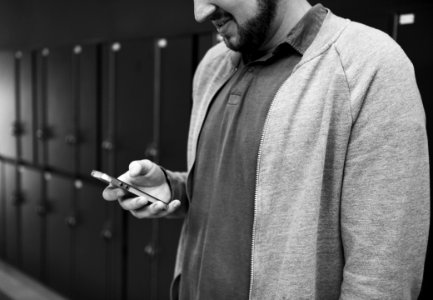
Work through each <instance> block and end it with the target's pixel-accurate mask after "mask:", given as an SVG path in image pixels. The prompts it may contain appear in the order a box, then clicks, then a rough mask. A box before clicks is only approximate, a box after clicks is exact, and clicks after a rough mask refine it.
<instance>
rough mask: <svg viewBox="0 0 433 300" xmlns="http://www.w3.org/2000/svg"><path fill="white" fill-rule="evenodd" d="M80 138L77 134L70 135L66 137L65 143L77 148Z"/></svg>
mask: <svg viewBox="0 0 433 300" xmlns="http://www.w3.org/2000/svg"><path fill="white" fill-rule="evenodd" d="M78 142H79V141H78V136H77V135H75V134H68V135H67V136H65V143H66V144H68V145H71V146H75V145H77V144H78Z"/></svg>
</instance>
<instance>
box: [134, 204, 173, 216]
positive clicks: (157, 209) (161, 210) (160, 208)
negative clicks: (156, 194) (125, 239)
mask: <svg viewBox="0 0 433 300" xmlns="http://www.w3.org/2000/svg"><path fill="white" fill-rule="evenodd" d="M166 211H167V205H166V204H164V203H162V202H155V203H152V204H151V205H150V206H147V207H145V208H142V209H137V210H131V213H132V215H133V216H134V217H136V218H140V219H141V218H159V217H162V216H164V215H165V214H166Z"/></svg>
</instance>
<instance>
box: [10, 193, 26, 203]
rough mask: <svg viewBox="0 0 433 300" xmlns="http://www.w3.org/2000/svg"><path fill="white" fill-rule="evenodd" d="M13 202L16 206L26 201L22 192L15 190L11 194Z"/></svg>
mask: <svg viewBox="0 0 433 300" xmlns="http://www.w3.org/2000/svg"><path fill="white" fill-rule="evenodd" d="M11 202H12V205H14V206H19V205H21V204H22V203H23V202H24V197H23V195H22V194H21V193H20V192H14V193H12V196H11Z"/></svg>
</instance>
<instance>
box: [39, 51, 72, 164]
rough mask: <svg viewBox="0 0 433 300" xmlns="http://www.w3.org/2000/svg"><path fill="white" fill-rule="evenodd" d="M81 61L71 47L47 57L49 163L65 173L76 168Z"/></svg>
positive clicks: (53, 52)
mask: <svg viewBox="0 0 433 300" xmlns="http://www.w3.org/2000/svg"><path fill="white" fill-rule="evenodd" d="M78 62H79V61H78V58H77V57H75V56H74V54H73V51H72V49H71V48H69V47H64V48H55V49H54V48H53V49H50V51H49V55H48V56H47V98H46V105H47V106H46V111H47V119H46V125H47V127H48V129H49V139H48V142H47V163H48V165H49V166H50V167H52V168H54V169H58V170H62V171H66V172H72V171H74V167H75V148H74V146H75V144H76V142H77V138H76V132H75V126H74V125H75V119H76V117H77V116H76V108H75V98H76V97H75V95H76V87H75V84H76V77H77V75H76V72H77V64H78Z"/></svg>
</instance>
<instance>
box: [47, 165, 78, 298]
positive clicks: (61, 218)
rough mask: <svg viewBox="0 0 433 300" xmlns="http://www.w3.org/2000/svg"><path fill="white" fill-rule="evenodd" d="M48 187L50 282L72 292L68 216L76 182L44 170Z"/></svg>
mask: <svg viewBox="0 0 433 300" xmlns="http://www.w3.org/2000/svg"><path fill="white" fill-rule="evenodd" d="M44 177H45V183H46V189H47V208H48V213H47V216H46V245H45V249H46V251H45V258H44V261H45V262H46V266H45V273H46V274H45V275H46V281H47V284H48V285H49V286H51V287H53V288H54V289H55V290H57V291H59V292H60V293H62V294H64V295H66V296H69V295H71V285H72V282H71V279H72V277H71V274H72V273H71V267H72V265H71V263H72V256H71V247H72V244H71V239H72V237H71V236H72V232H71V229H72V228H71V227H69V226H68V225H69V222H68V218H69V217H70V216H71V215H73V210H72V199H73V192H74V190H73V183H72V182H71V180H70V179H67V178H63V177H60V176H55V175H52V174H50V173H45V174H44Z"/></svg>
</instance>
